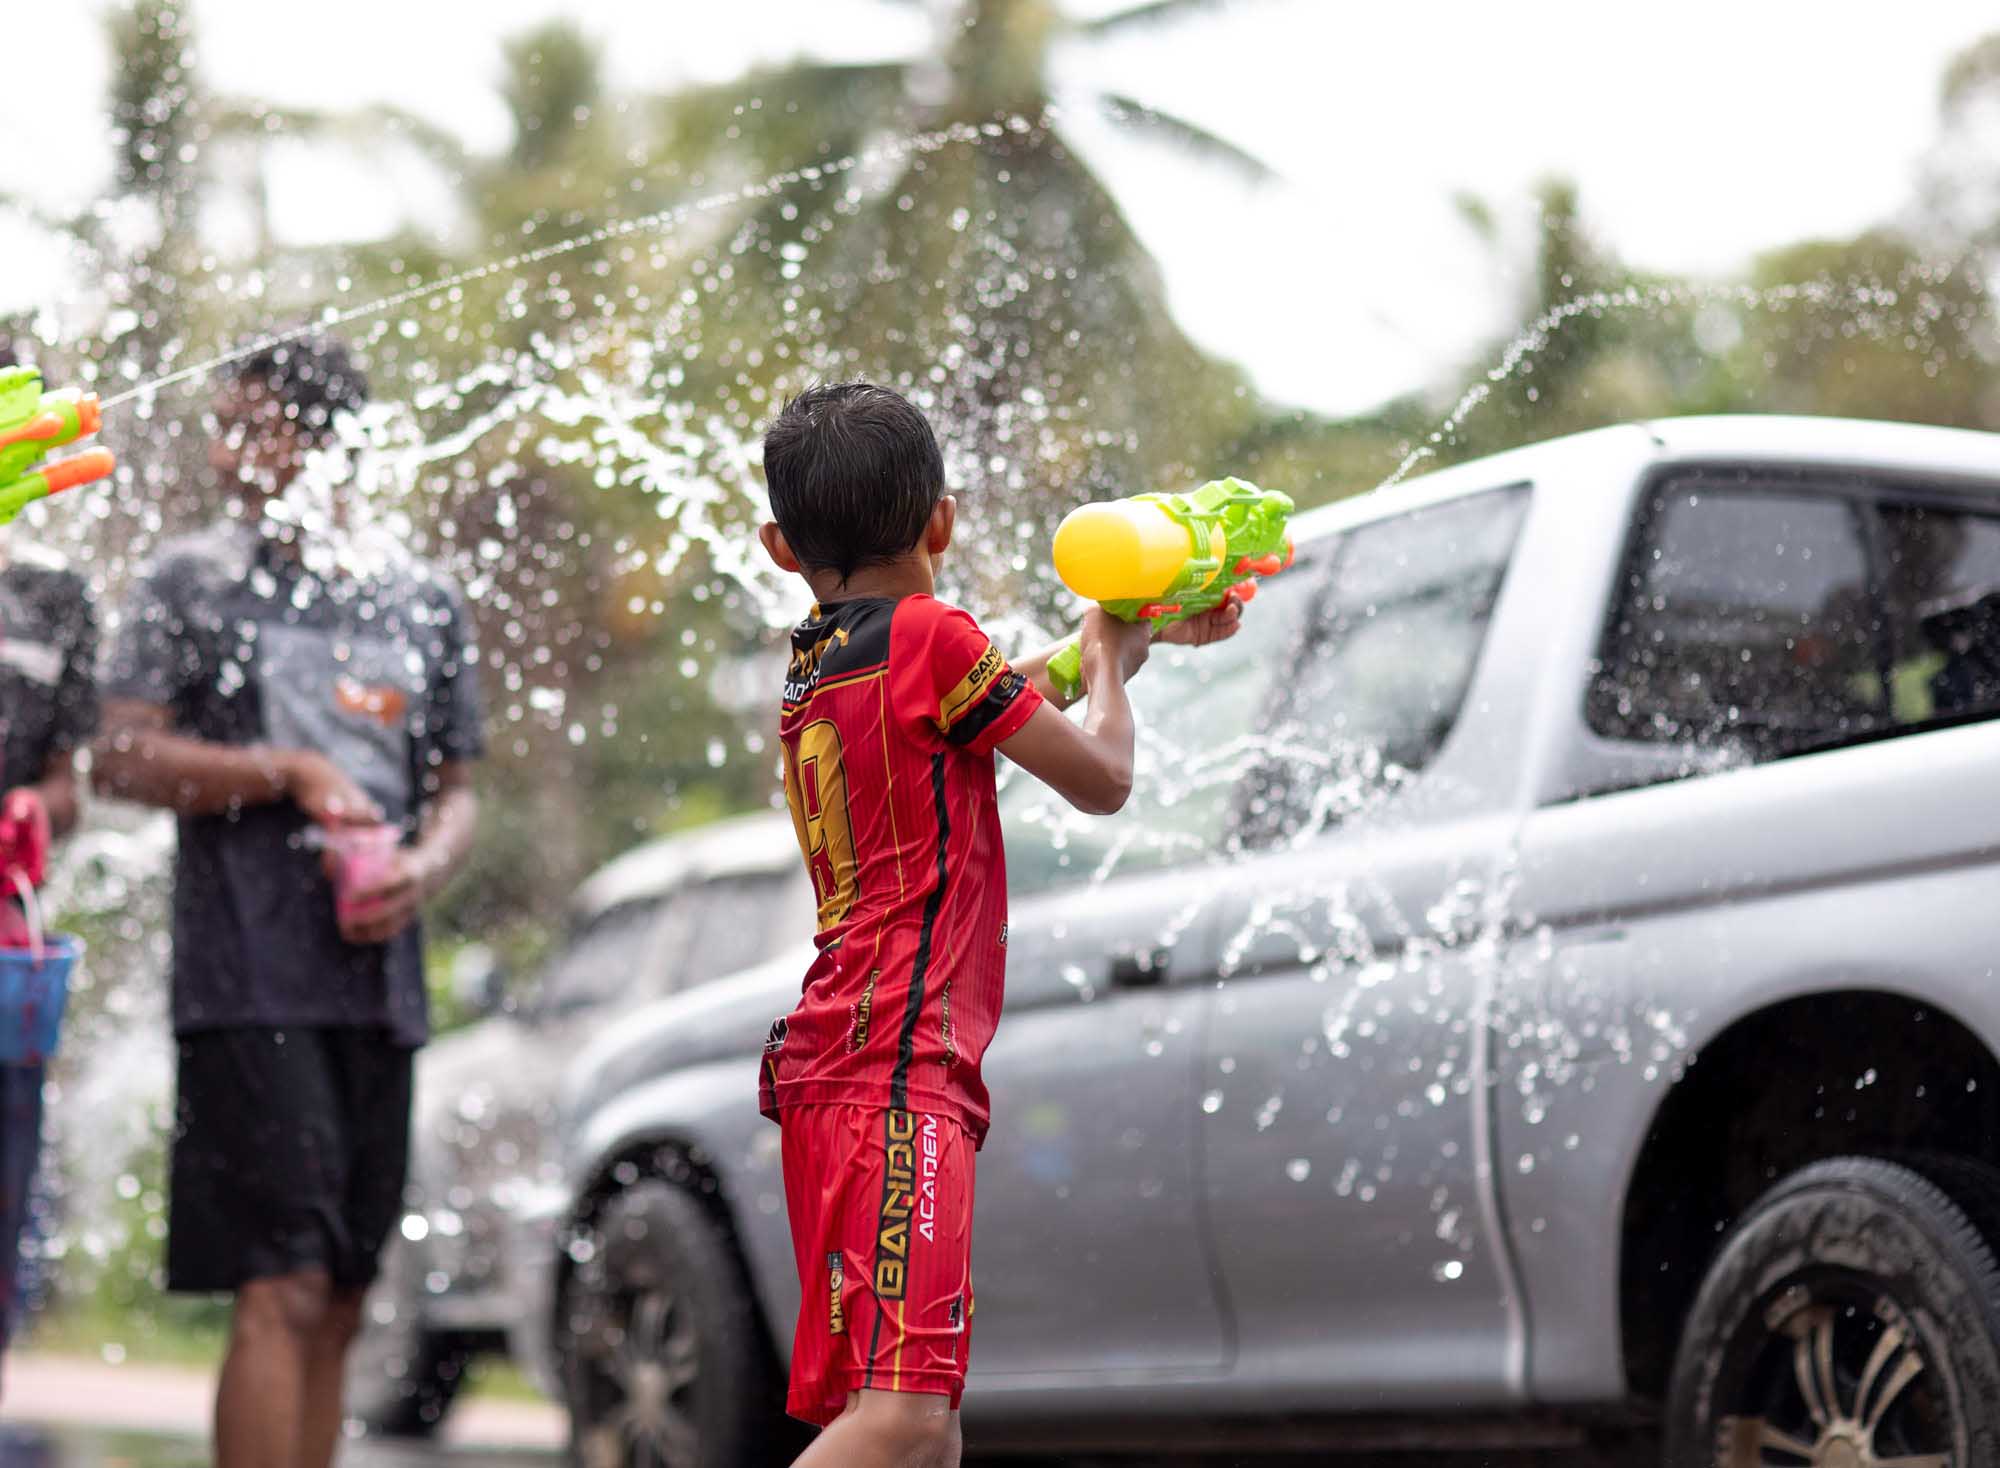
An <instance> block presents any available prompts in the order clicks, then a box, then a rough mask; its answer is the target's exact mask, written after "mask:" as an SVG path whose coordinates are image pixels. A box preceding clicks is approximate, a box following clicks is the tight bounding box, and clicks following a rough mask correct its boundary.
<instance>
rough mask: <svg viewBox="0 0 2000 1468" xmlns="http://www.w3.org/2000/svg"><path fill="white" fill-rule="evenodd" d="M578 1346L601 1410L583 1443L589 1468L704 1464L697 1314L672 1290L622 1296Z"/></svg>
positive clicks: (653, 1289)
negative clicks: (699, 1414) (698, 1392)
mask: <svg viewBox="0 0 2000 1468" xmlns="http://www.w3.org/2000/svg"><path fill="white" fill-rule="evenodd" d="M603 1304H604V1306H605V1307H607V1308H605V1309H604V1310H603V1312H602V1314H601V1315H598V1318H597V1319H596V1320H595V1321H593V1322H592V1328H591V1329H589V1330H588V1332H587V1333H586V1335H585V1338H584V1339H582V1340H580V1341H579V1342H578V1345H579V1347H580V1348H581V1355H582V1357H583V1361H584V1363H585V1369H586V1370H588V1371H589V1373H590V1376H591V1378H592V1379H593V1382H594V1384H595V1388H596V1389H595V1390H594V1391H593V1392H592V1395H593V1396H594V1397H595V1398H596V1400H597V1404H598V1408H599V1409H598V1410H597V1411H595V1412H593V1414H592V1417H593V1421H592V1423H591V1425H590V1427H589V1428H588V1430H587V1431H586V1432H585V1433H584V1434H583V1438H582V1441H581V1442H580V1444H579V1447H580V1448H581V1453H580V1456H581V1457H582V1459H583V1462H584V1463H585V1464H586V1465H588V1468H690V1465H693V1464H696V1463H698V1462H700V1461H701V1435H700V1431H699V1428H698V1426H697V1417H696V1407H695V1399H694V1394H695V1392H696V1390H697V1388H698V1386H699V1384H700V1380H701V1352H700V1338H699V1336H698V1335H697V1333H696V1330H695V1322H694V1316H693V1312H692V1311H691V1310H690V1309H689V1308H688V1306H687V1303H686V1302H685V1301H684V1300H683V1299H682V1298H681V1297H680V1296H679V1295H677V1294H676V1293H675V1292H674V1291H672V1290H671V1289H668V1288H666V1287H664V1286H654V1287H649V1288H641V1289H636V1290H631V1291H629V1292H619V1293H618V1294H617V1295H615V1296H614V1297H613V1298H611V1299H606V1300H604V1302H603Z"/></svg>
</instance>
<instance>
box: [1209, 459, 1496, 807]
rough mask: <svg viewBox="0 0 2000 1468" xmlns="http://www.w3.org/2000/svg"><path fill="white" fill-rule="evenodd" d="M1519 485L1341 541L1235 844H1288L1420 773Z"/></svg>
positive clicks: (1490, 599)
mask: <svg viewBox="0 0 2000 1468" xmlns="http://www.w3.org/2000/svg"><path fill="white" fill-rule="evenodd" d="M1527 506H1528V489H1527V487H1526V486H1525V485H1517V486H1513V487H1510V488H1508V489H1503V490H1494V491H1489V492H1487V493H1484V494H1477V495H1470V496H1467V497H1465V498H1463V499H1455V500H1448V501H1445V502H1444V503H1442V504H1438V505H1433V506H1429V507H1426V508H1424V509H1420V510H1412V511H1409V512H1407V513H1405V514H1401V515H1397V516H1395V517H1393V518H1391V519H1387V520H1380V521H1377V522H1375V523H1373V524H1369V525H1362V526H1359V527H1357V528H1356V529H1353V530H1350V531H1349V532H1347V534H1346V535H1345V536H1343V537H1342V542H1341V546H1340V550H1339V554H1338V557H1337V558H1336V560H1335V561H1334V564H1333V568H1332V574H1331V577H1330V579H1329V580H1328V581H1327V582H1326V583H1325V590H1324V592H1323V595H1322V597H1321V602H1320V610H1319V612H1318V615H1317V617H1316V619H1315V625H1314V627H1313V630H1312V632H1311V633H1310V635H1309V636H1308V639H1307V641H1306V644H1305V647H1304V649H1303V653H1302V655H1301V656H1300V657H1299V658H1298V660H1297V662H1296V664H1295V666H1294V667H1293V668H1292V669H1291V670H1290V675H1289V679H1290V681H1289V690H1288V693H1287V696H1286V698H1285V700H1284V702H1283V704H1282V706H1281V710H1280V717H1279V718H1278V719H1277V720H1276V722H1275V723H1274V724H1273V726H1272V727H1271V729H1270V731H1269V732H1268V735H1267V737H1266V740H1265V749H1264V752H1263V757H1262V758H1261V759H1260V760H1259V762H1258V764H1257V766H1256V768H1255V769H1254V770H1253V771H1252V773H1251V776H1250V779H1249V781H1248V784H1247V788H1246V790H1245V791H1244V794H1243V797H1242V801H1243V823H1242V833H1243V840H1244V841H1245V842H1246V843H1248V844H1251V845H1269V844H1272V843H1274V842H1278V841H1286V840H1297V839H1299V838H1300V837H1302V836H1304V835H1306V834H1309V833H1310V832H1312V831H1316V830H1319V829H1322V828H1324V827H1326V826H1328V825H1330V824H1334V823H1336V822H1338V821H1339V820H1340V819H1342V818H1343V817H1344V816H1346V815H1349V814H1351V813H1352V812H1353V811H1354V810H1355V809H1357V808H1359V807H1360V806H1363V805H1365V804H1368V803H1370V802H1372V801H1375V800H1379V799H1380V798H1382V796H1383V795H1384V794H1385V793H1386V792H1387V791H1390V790H1393V789H1394V788H1395V786H1396V785H1397V784H1398V783H1400V782H1401V781H1402V780H1403V779H1406V778H1407V777H1408V776H1409V775H1411V774H1413V773H1415V772H1416V771H1418V770H1420V769H1422V768H1423V767H1424V766H1425V765H1426V764H1428V763H1429V762H1430V760H1431V758H1432V757H1433V756H1434V755H1436V754H1437V752H1438V750H1439V749H1441V748H1442V747H1443V746H1444V742H1445V738H1446V736H1447V735H1449V734H1450V732H1451V729H1452V726H1453V725H1454V724H1455V723H1456V722H1457V720H1458V714H1459V709H1460V707H1461V706H1462V705H1463V704H1464V702H1465V695H1466V691H1467V689H1468V688H1470V686H1471V684H1472V674H1473V670H1474V668H1475V667H1476V666H1477V664H1478V661H1479V654H1480V650H1481V648H1482V647H1484V645H1485V642H1486V629H1487V626H1488V624H1489V622H1490V621H1491V620H1492V615H1493V606H1494V603H1495V602H1496V601H1498V599H1499V596H1500V587H1501V583H1502V582H1503V580H1504V579H1505V576H1506V572H1507V564H1508V561H1509V559H1510V558H1511V556H1512V554H1513V548H1514V541H1515V538H1516V536H1517V534H1518V532H1519V530H1520V527H1521V520H1522V517H1523V515H1524V514H1525V512H1526V510H1527Z"/></svg>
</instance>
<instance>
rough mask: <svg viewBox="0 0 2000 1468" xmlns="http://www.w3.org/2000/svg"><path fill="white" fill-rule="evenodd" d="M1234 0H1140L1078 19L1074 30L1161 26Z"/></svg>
mask: <svg viewBox="0 0 2000 1468" xmlns="http://www.w3.org/2000/svg"><path fill="white" fill-rule="evenodd" d="M1238 3H1240V0H1140V3H1139V4H1137V5H1130V6H1127V7H1126V8H1125V9H1123V10H1114V11H1112V12H1111V14H1109V15H1100V16H1098V17H1097V18H1096V19H1095V20H1086V21H1079V22H1078V23H1077V27H1076V29H1077V31H1078V32H1079V33H1080V34H1082V35H1086V36H1109V35H1117V34H1120V33H1122V32H1125V31H1135V30H1142V29H1144V28H1146V27H1148V26H1156V25H1165V24H1167V23H1168V22H1170V21H1176V20H1179V19H1180V18H1181V17H1182V16H1186V15H1193V14H1194V13H1195V12H1197V11H1202V10H1226V9H1228V8H1229V7H1230V6H1232V5H1235V4H1238Z"/></svg>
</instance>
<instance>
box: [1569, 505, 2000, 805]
mask: <svg viewBox="0 0 2000 1468" xmlns="http://www.w3.org/2000/svg"><path fill="white" fill-rule="evenodd" d="M1637 545H1638V554H1637V557H1636V559H1635V560H1634V561H1633V562H1632V564H1631V565H1630V566H1629V567H1628V569H1627V573H1626V577H1625V581H1624V583H1623V596H1622V599H1621V604H1620V606H1619V608H1618V610H1617V611H1616V612H1615V613H1614V614H1613V618H1612V621H1611V625H1610V626H1609V628H1608V629H1607V631H1606V634H1605V639H1604V644H1603V649H1602V652H1601V654H1600V656H1599V659H1598V662H1597V665H1596V668H1595V669H1594V672H1593V677H1592V682H1591V687H1590V692H1589V695H1588V701H1587V713H1588V717H1589V721H1590V725H1591V727H1592V728H1593V729H1594V730H1596V731H1597V732H1598V733H1600V734H1604V735H1607V736H1609V737H1611V738H1614V739H1624V740H1643V741H1650V742H1654V743H1666V744H1677V745H1683V746H1686V747H1688V748H1689V749H1690V750H1691V752H1692V753H1693V754H1694V755H1695V758H1694V759H1693V760H1691V762H1690V765H1689V769H1698V768H1703V767H1710V766H1723V767H1726V766H1728V765H1730V764H1739V763H1744V762H1752V761H1758V760H1766V759H1776V758H1780V757H1782V756H1785V755H1789V754H1798V753H1803V752H1805V751H1808V750H1813V749H1824V748H1827V747H1830V746H1833V745H1838V744H1844V743H1850V742H1853V741H1855V740H1860V739H1868V738H1877V737H1881V736H1883V735H1886V734H1890V733H1894V732H1898V731H1903V730H1910V729H1917V728H1923V727H1928V726H1933V725H1936V724H1939V723H1944V722H1951V721H1957V720H1963V719H1966V718H1983V717H1990V716H1992V715H1993V714H1995V713H2000V520H1996V519H1995V518H1994V517H1991V516H1988V515H1983V514H1979V513H1976V512H1973V511H1970V510H1968V509H1966V508H1965V507H1964V506H1963V505H1962V504H1952V503H1948V502H1945V501H1939V502H1937V503H1927V502H1925V501H1923V500H1922V499H1920V498H1918V497H1916V496H1914V495H1913V496H1912V497H1910V498H1907V499H1906V498H1902V497H1901V496H1900V495H1899V493H1898V492H1896V491H1885V492H1876V491H1874V490H1873V489H1872V488H1869V489H1863V488H1862V487H1860V486H1853V487H1850V488H1849V489H1848V490H1847V492H1845V493H1836V492H1833V491H1830V490H1829V491H1823V492H1816V491H1814V490H1812V489H1810V488H1803V487H1800V486H1799V485H1798V484H1797V483H1796V482H1795V481H1786V482H1779V483H1773V484H1764V485H1759V484H1757V483H1756V482H1755V481H1754V479H1753V478H1752V477H1750V476H1738V477H1736V478H1735V479H1733V480H1719V479H1716V478H1714V477H1702V478H1695V479H1680V480H1675V481H1671V482H1669V483H1667V484H1664V485H1662V486H1661V487H1660V488H1659V489H1658V490H1657V491H1656V492H1655V493H1654V494H1653V496H1652V497H1651V499H1650V502H1649V503H1648V504H1647V505H1646V507H1645V509H1644V510H1643V511H1642V521H1641V527H1640V533H1639V537H1638V541H1637Z"/></svg>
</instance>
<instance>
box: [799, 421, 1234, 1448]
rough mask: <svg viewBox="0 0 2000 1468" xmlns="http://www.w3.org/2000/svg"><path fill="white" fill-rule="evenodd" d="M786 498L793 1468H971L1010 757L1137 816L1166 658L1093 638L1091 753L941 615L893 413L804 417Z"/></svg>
mask: <svg viewBox="0 0 2000 1468" xmlns="http://www.w3.org/2000/svg"><path fill="white" fill-rule="evenodd" d="M764 472H765V478H766V480H767V481H768V483H769V486H770V492H771V511H772V515H773V516H774V519H775V523H773V524H768V525H765V526H764V527H763V529H762V531H761V532H760V534H761V537H762V540H763V543H764V548H765V549H766V550H767V551H768V552H769V553H770V555H771V559H772V560H774V561H775V562H777V564H778V566H779V567H780V568H782V569H783V570H785V571H788V572H793V573H796V574H798V575H800V576H802V577H803V578H804V579H805V581H806V583H807V584H808V585H809V586H810V587H811V588H812V592H813V596H814V598H815V603H816V604H815V605H814V607H813V609H812V612H811V614H810V615H809V616H808V617H807V618H806V620H805V621H803V622H801V623H800V624H799V626H798V627H797V628H796V629H794V631H793V633H792V661H791V669H790V672H789V674H788V676H787V678H786V681H785V690H784V704H783V714H782V718H781V722H780V726H779V728H780V734H781V737H782V739H783V743H784V768H785V794H786V797H787V799H788V800H789V802H790V804H791V808H792V819H793V822H794V824H795V825H796V826H797V828H798V834H799V845H800V848H801V850H802V851H803V853H804V855H805V860H806V865H807V867H808V869H809V870H810V871H811V873H812V879H813V886H814V891H815V894H816V895H817V897H818V899H819V933H818V937H817V940H816V941H817V944H818V948H819V954H818V957H817V958H816V959H815V961H814V962H813V964H812V967H811V968H810V969H809V970H808V971H807V974H806V979H805V990H804V993H803V995H802V997H801V998H800V1000H799V1004H798V1007H797V1008H796V1009H795V1010H793V1011H792V1013H791V1014H790V1015H788V1016H786V1017H785V1018H783V1019H780V1020H779V1021H778V1022H777V1023H776V1024H774V1025H773V1026H772V1027H771V1035H770V1038H769V1039H768V1040H767V1041H766V1042H765V1046H764V1058H763V1066H762V1071H761V1075H760V1092H761V1095H760V1100H761V1104H762V1106H763V1109H764V1112H765V1114H766V1115H767V1116H770V1117H772V1118H773V1119H774V1120H777V1121H778V1122H779V1124H780V1125H781V1126H782V1128H783V1131H784V1143H783V1150H784V1174H785V1203H786V1209H787V1211H788V1213H789V1214H790V1218H791V1225H792V1246H793V1250H794V1253H795V1254H796V1256H797V1259H798V1269H799V1282H800V1285H801V1287H802V1290H803V1301H802V1303H801V1306H800V1310H799V1323H798V1330H797V1334H796V1337H795V1339H794V1341H793V1346H792V1379H791V1391H790V1394H789V1397H788V1400H787V1403H786V1406H787V1410H788V1411H789V1412H790V1413H791V1414H792V1415H793V1416H795V1417H799V1418H803V1419H804V1420H806V1421H808V1422H812V1423H815V1424H818V1425H819V1426H821V1427H823V1428H825V1429H826V1430H825V1431H824V1432H822V1433H821V1434H820V1436H819V1437H818V1438H817V1439H816V1440H815V1441H814V1443H813V1445H812V1447H811V1448H809V1449H808V1450H807V1451H806V1453H805V1454H804V1456H803V1457H801V1458H800V1459H799V1464H798V1468H864V1465H878V1464H879V1465H881V1468H891V1465H893V1468H951V1465H955V1464H957V1462H958V1459H959V1428H958V1404H959V1397H960V1394H961V1392H962V1391H963V1389H964V1385H965V1363H966V1349H967V1346H968V1344H969V1341H970V1326H971V1317H972V1285H971V1242H972V1185H973V1153H974V1152H975V1151H976V1150H977V1149H978V1147H979V1144H980V1143H981V1141H983V1140H984V1138H985V1135H986V1125H987V1101H986V1088H985V1086H984V1085H983V1084H982V1083H981V1081H980V1076H979V1062H980V1058H981V1056H982V1055H983V1054H984V1053H985V1050H986V1044H987V1041H988V1040H990V1039H991V1038H992V1036H993V1030H994V1026H995V1024H996V1023H997V1022H998V1020H999V1017H1000V999H1001V990H1002V986H1003V983H1004V979H1005V970H1006V957H1007V878H1006V865H1005V858H1004V854H1003V853H1002V850H1001V840H1000V821H999V815H998V811H997V809H996V805H995V801H994V784H993V753H994V751H995V750H1000V751H1003V752H1004V753H1005V754H1006V755H1007V757H1008V758H1009V759H1011V760H1013V761H1014V762H1015V763H1016V764H1018V765H1020V766H1021V767H1022V768H1023V769H1025V770H1027V771H1028V772H1029V773H1030V774H1032V775H1035V776H1037V777H1038V778H1040V779H1041V780H1043V781H1045V782H1046V783H1048V784H1049V785H1050V786H1052V787H1053V788H1054V789H1055V790H1056V792H1057V793H1058V794H1060V795H1061V796H1063V797H1064V798H1065V799H1066V800H1068V801H1069V802H1070V803H1071V804H1073V805H1075V806H1077V807H1078V808H1079V809H1081V810H1085V811H1090V812H1094V813H1109V812H1111V811H1115V810H1117V809H1118V808H1119V807H1120V806H1121V805H1123V804H1124V803H1125V797H1126V796H1127V794H1129V793H1130V791H1131V788H1132V712H1131V708H1130V706H1129V705H1128V704H1127V702H1126V699H1125V688H1124V685H1125V681H1126V680H1127V679H1128V678H1130V677H1131V676H1132V675H1133V674H1134V673H1135V672H1137V671H1138V669H1139V667H1140V666H1141V665H1142V664H1143V663H1144V662H1145V661H1146V651H1147V646H1148V644H1149V643H1150V641H1151V634H1150V632H1149V630H1148V629H1147V627H1146V626H1145V625H1144V624H1128V623H1124V622H1120V621H1118V620H1116V619H1115V618H1112V617H1109V616H1107V615H1105V614H1104V613H1103V612H1101V611H1099V610H1096V609H1094V608H1093V609H1092V610H1091V611H1090V612H1089V613H1087V614H1086V615H1085V617H1084V621H1083V635H1082V641H1083V681H1084V686H1085V689H1086V690H1087V693H1088V697H1089V700H1090V705H1089V711H1088V713H1087V714H1086V716H1085V718H1084V720H1083V722H1082V724H1081V725H1078V724H1075V723H1072V722H1071V721H1070V720H1068V719H1065V718H1064V717H1062V715H1061V712H1060V706H1061V704H1060V697H1059V695H1058V694H1057V693H1056V691H1055V689H1054V688H1053V687H1052V686H1051V685H1050V683H1049V681H1048V678H1047V676H1046V672H1045V669H1046V666H1047V663H1048V655H1047V654H1043V655H1042V656H1039V657H1036V658H1033V659H1030V660H1028V661H1025V662H1022V663H1019V664H1017V665H1015V666H1012V667H1010V666H1009V665H1008V663H1007V661H1006V659H1005V658H1003V657H1002V656H1001V655H1000V653H999V651H998V650H997V649H996V648H995V647H994V646H993V644H992V643H991V642H989V641H988V640H987V638H986V636H985V634H984V633H982V632H981V631H980V630H979V625H978V623H976V622H974V621H973V619H972V618H971V617H969V616H968V615H966V614H965V613H964V612H962V611H959V610H958V609H957V608H955V607H951V606H947V605H945V604H944V603H943V602H940V601H938V600H936V599H935V598H934V596H933V595H932V591H933V587H934V585H935V575H936V570H937V564H938V561H939V559H940V557H942V556H943V554H944V552H945V549H946V547H947V546H949V545H950V544H951V536H952V528H953V524H954V517H955V515H956V512H957V507H956V504H955V502H954V501H953V500H952V498H951V496H949V495H947V494H945V492H944V462H943V459H942V457H941V456H940V455H939V453H938V447H937V440H936V439H935V438H934V437H933V435H932V433H931V429H930V425H929V424H928V423H927V422H925V420H924V417H923V415H922V414H921V413H919V412H918V411H917V410H916V408H914V407H912V406H911V405H910V404H909V403H908V402H907V401H905V400H904V399H903V398H902V397H900V396H898V395H897V394H896V393H894V392H891V391H889V390H888V389H887V388H882V387H876V386H873V385H870V384H868V383H841V384H835V385H831V386H822V387H814V388H811V389H809V390H808V391H806V392H804V393H802V394H800V395H799V396H798V397H797V398H795V399H793V400H792V402H791V403H789V404H788V405H787V406H786V408H785V410H784V412H783V413H782V414H781V415H780V416H779V418H778V420H777V421H776V422H775V423H774V424H773V425H772V426H771V429H770V431H769V433H768V434H767V435H766V436H765V439H764ZM1240 616H1241V607H1240V606H1239V605H1238V604H1237V603H1235V602H1233V601H1232V602H1228V603H1225V604H1224V606H1223V607H1221V608H1219V609H1217V610H1216V611H1214V612H1212V613H1210V614H1208V615H1207V616H1205V617H1201V618H1196V619H1192V620H1189V621H1186V622H1182V623H1179V624H1176V625H1175V626H1174V627H1172V628H1170V629H1169V631H1168V633H1167V634H1166V635H1167V636H1169V637H1171V638H1172V639H1173V640H1175V641H1180V642H1189V643H1206V642H1213V641H1218V640H1220V639H1222V638H1224V637H1228V636H1229V635H1231V634H1232V633H1234V632H1235V630H1236V627H1237V623H1238V621H1239V619H1240Z"/></svg>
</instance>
